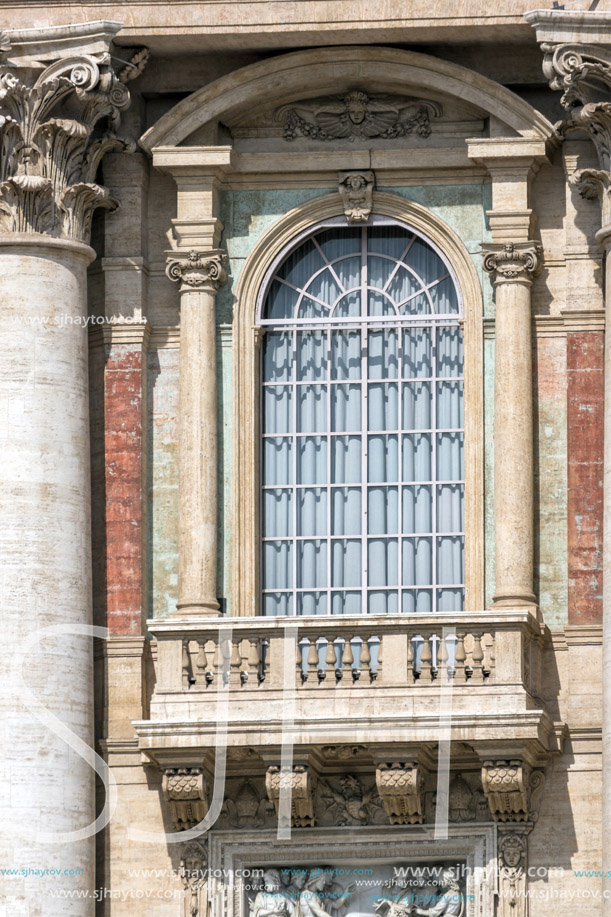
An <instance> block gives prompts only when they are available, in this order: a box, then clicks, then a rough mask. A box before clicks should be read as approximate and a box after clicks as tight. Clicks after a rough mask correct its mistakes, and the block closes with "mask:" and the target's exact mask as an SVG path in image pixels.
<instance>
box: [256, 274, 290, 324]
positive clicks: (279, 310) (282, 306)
mask: <svg viewBox="0 0 611 917" xmlns="http://www.w3.org/2000/svg"><path fill="white" fill-rule="evenodd" d="M298 299H299V291H298V290H294V289H293V288H292V287H287V285H286V284H285V283H280V281H279V280H273V281H272V283H271V286H270V288H269V293H268V294H267V299H266V300H265V309H264V312H263V317H264V318H266V319H272V320H275V321H282V320H283V319H287V318H289V319H290V318H295V317H296V315H295V310H296V308H297V301H298Z"/></svg>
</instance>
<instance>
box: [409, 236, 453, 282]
mask: <svg viewBox="0 0 611 917" xmlns="http://www.w3.org/2000/svg"><path fill="white" fill-rule="evenodd" d="M408 263H409V265H410V267H412V268H413V269H414V270H415V271H416V273H417V274H418V276H419V277H421V278H422V281H423V283H424V284H429V283H433V281H435V280H439V279H440V278H441V277H444V276H445V275H446V274H447V273H448V269H447V267H446V266H445V264H444V263H443V261H442V260H441V258H440V257H439V255H438V254H437V252H435V251H433V249H432V248H430V246H428V245H427V243H426V242H425V241H424V240H423V239H416V240H415V241H414V244H413V245H412V247H411V248H410V250H409V258H408Z"/></svg>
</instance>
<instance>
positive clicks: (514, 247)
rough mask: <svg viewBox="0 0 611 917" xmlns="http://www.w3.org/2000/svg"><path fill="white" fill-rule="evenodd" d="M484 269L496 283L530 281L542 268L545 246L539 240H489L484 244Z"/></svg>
mask: <svg viewBox="0 0 611 917" xmlns="http://www.w3.org/2000/svg"><path fill="white" fill-rule="evenodd" d="M482 255H483V258H484V270H485V271H487V273H488V274H492V279H493V281H494V283H495V284H500V283H530V282H531V281H532V278H533V277H534V276H536V274H538V273H539V271H540V270H541V264H542V255H543V246H542V245H540V244H539V243H538V242H505V243H504V244H502V243H498V242H497V243H493V242H488V243H486V244H485V245H484V246H483V251H482Z"/></svg>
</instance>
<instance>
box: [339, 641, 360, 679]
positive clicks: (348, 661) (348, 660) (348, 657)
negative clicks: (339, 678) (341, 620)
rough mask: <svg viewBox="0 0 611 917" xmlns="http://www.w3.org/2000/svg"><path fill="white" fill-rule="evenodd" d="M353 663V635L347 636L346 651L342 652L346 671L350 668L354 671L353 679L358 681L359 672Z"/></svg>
mask: <svg viewBox="0 0 611 917" xmlns="http://www.w3.org/2000/svg"><path fill="white" fill-rule="evenodd" d="M353 665H354V654H353V652H352V637H346V642H345V643H344V652H343V653H342V666H343V668H344V671H346V672H347V671H348V670H349V669H350V670H351V671H352V680H353V681H357V679H358V677H359V673H358V672H357V670H356V669H355V668H353Z"/></svg>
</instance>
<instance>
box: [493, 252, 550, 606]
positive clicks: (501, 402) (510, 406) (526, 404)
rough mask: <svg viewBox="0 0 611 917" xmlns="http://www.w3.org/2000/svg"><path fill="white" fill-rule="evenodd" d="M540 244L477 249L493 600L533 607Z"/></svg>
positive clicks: (504, 603) (496, 603) (500, 602)
mask: <svg viewBox="0 0 611 917" xmlns="http://www.w3.org/2000/svg"><path fill="white" fill-rule="evenodd" d="M540 258H541V246H540V245H538V244H537V243H535V242H518V243H513V242H507V243H505V244H499V243H497V244H486V245H485V246H484V269H485V270H486V271H488V273H490V274H491V275H492V277H493V281H494V285H495V289H496V321H495V357H494V361H495V362H494V519H495V564H496V576H495V582H496V590H495V595H494V603H495V605H533V604H534V603H535V596H534V593H533V416H532V343H531V331H530V328H531V311H530V287H531V283H532V278H533V276H534V275H535V273H536V272H537V270H538V269H539V267H540Z"/></svg>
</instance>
